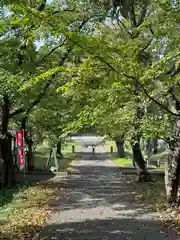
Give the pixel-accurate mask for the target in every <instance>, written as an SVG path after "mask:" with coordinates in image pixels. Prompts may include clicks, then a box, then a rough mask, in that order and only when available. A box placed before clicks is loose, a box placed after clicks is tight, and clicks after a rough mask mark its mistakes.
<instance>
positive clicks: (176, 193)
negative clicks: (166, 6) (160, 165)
mask: <svg viewBox="0 0 180 240" xmlns="http://www.w3.org/2000/svg"><path fill="white" fill-rule="evenodd" d="M165 183H166V194H167V199H168V202H169V203H170V204H172V203H177V204H180V119H177V121H176V125H175V138H174V140H173V143H172V144H171V149H170V153H169V157H168V169H167V172H166V175H165Z"/></svg>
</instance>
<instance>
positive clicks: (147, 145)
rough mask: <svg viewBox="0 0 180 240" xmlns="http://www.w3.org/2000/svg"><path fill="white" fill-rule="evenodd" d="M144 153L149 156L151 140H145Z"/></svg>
mask: <svg viewBox="0 0 180 240" xmlns="http://www.w3.org/2000/svg"><path fill="white" fill-rule="evenodd" d="M146 155H147V157H148V158H150V156H151V140H147V141H146Z"/></svg>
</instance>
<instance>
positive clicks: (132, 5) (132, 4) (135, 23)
mask: <svg viewBox="0 0 180 240" xmlns="http://www.w3.org/2000/svg"><path fill="white" fill-rule="evenodd" d="M130 18H131V27H132V28H134V27H137V22H136V14H135V10H134V3H130Z"/></svg>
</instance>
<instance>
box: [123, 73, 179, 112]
mask: <svg viewBox="0 0 180 240" xmlns="http://www.w3.org/2000/svg"><path fill="white" fill-rule="evenodd" d="M124 76H125V77H127V78H131V79H134V80H135V81H136V82H137V83H138V84H139V86H140V89H142V90H143V92H144V94H145V95H146V96H147V97H148V98H149V99H151V100H152V101H153V102H154V103H156V104H157V105H158V106H159V107H161V108H162V109H164V110H166V111H167V112H168V113H169V114H171V115H173V116H176V117H177V116H180V114H179V113H175V112H172V111H171V110H169V109H168V108H167V106H165V105H164V104H163V103H160V102H158V101H157V100H156V99H154V98H153V97H152V96H151V95H150V94H149V93H148V92H147V90H146V89H145V87H144V85H143V84H142V83H141V82H140V81H139V80H138V79H136V78H135V77H133V76H129V75H127V74H124Z"/></svg>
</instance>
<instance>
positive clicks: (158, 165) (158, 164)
mask: <svg viewBox="0 0 180 240" xmlns="http://www.w3.org/2000/svg"><path fill="white" fill-rule="evenodd" d="M157 167H158V168H160V159H158V160H157Z"/></svg>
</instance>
